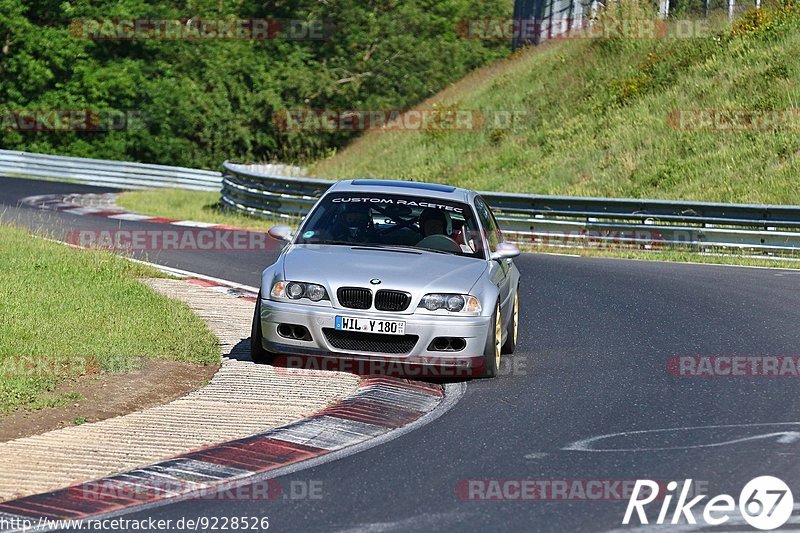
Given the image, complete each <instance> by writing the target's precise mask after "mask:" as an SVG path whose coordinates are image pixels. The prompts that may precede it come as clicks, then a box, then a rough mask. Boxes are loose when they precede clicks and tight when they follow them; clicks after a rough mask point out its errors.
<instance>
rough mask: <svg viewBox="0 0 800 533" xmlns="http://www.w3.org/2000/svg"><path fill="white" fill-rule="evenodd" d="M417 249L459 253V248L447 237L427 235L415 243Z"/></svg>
mask: <svg viewBox="0 0 800 533" xmlns="http://www.w3.org/2000/svg"><path fill="white" fill-rule="evenodd" d="M417 248H428V249H430V250H439V251H440V252H453V253H461V247H460V246H459V245H458V243H457V242H456V241H454V240H453V239H451V238H450V237H448V236H447V235H441V234H437V235H428V236H427V237H425V238H424V239H422V240H421V241H419V242H418V243H417Z"/></svg>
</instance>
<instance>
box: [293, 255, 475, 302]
mask: <svg viewBox="0 0 800 533" xmlns="http://www.w3.org/2000/svg"><path fill="white" fill-rule="evenodd" d="M486 268H487V266H486V261H483V260H481V259H475V258H472V257H463V256H457V255H447V254H437V253H433V252H426V251H422V250H420V251H414V250H400V249H377V248H369V247H361V246H323V245H296V246H292V247H290V248H289V249H288V250H287V251H286V252H285V253H284V256H283V275H284V279H286V280H290V281H306V282H310V283H320V284H323V285H326V286H327V287H328V288H329V289H331V290H333V291H336V289H338V288H339V287H370V286H371V285H370V280H372V279H376V278H377V279H380V280H381V283H380V284H379V285H376V286H375V288H381V289H395V290H402V291H407V292H410V293H413V294H423V293H427V292H453V293H463V294H466V293H468V292H469V290H470V289H471V288H472V286H473V285H475V282H476V281H478V278H479V277H480V276H481V274H483V272H484V271H485V270H486Z"/></svg>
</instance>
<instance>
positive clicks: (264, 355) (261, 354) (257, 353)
mask: <svg viewBox="0 0 800 533" xmlns="http://www.w3.org/2000/svg"><path fill="white" fill-rule="evenodd" d="M263 338H264V336H263V335H262V333H261V291H258V299H257V300H256V310H255V312H254V313H253V326H252V328H250V358H251V359H252V360H253V362H254V363H271V362H272V361H274V359H275V355H276V354H274V353H272V352H270V351H269V350H266V349H264V345H263V344H262V342H261V341H262V339H263Z"/></svg>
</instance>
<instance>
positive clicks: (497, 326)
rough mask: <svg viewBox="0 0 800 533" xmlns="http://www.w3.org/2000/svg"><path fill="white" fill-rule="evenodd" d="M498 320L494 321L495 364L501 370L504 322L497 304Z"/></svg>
mask: <svg viewBox="0 0 800 533" xmlns="http://www.w3.org/2000/svg"><path fill="white" fill-rule="evenodd" d="M495 314H496V315H497V318H496V319H495V321H494V362H495V365H496V368H497V369H498V370H500V350H501V348H502V344H503V328H502V327H501V325H502V323H503V321H502V320H500V304H497V312H496V313H495Z"/></svg>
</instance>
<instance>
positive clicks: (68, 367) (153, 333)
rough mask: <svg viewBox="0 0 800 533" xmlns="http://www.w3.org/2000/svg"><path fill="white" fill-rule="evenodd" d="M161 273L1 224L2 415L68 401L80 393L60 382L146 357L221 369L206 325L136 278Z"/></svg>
mask: <svg viewBox="0 0 800 533" xmlns="http://www.w3.org/2000/svg"><path fill="white" fill-rule="evenodd" d="M158 276H160V273H159V272H158V271H156V270H154V269H152V268H150V267H147V266H144V265H140V264H136V263H132V262H130V261H127V260H125V259H124V258H121V257H118V256H115V255H113V254H110V253H108V252H103V251H96V250H94V251H88V250H76V249H73V248H69V247H67V246H63V245H60V244H57V243H53V242H48V241H46V240H44V239H40V238H36V237H34V236H32V235H31V234H30V233H28V232H26V231H23V230H21V229H18V228H15V227H11V226H5V225H0V412H7V411H11V410H14V409H19V408H24V409H38V408H42V407H49V406H60V405H64V404H66V403H68V402H70V401H74V400H75V399H77V398H78V397H79V396H76V394H75V393H72V392H70V391H68V390H67V391H66V392H61V393H60V394H58V395H54V394H52V391H53V390H54V389H55V387H56V386H57V385H59V384H62V383H65V382H66V383H69V382H71V380H74V379H75V378H77V377H78V376H80V375H85V374H92V373H97V372H125V371H129V370H132V369H135V368H136V367H137V366H138V365H140V364H141V361H142V360H143V358H156V359H169V360H178V361H191V362H197V363H204V364H216V363H218V362H219V358H220V351H219V347H218V345H217V339H216V338H215V337H214V335H213V334H212V333H211V332H210V331H209V330H208V328H207V327H206V325H205V324H204V323H203V322H202V320H200V318H198V317H197V316H196V315H194V314H193V313H192V312H191V311H190V310H189V308H188V307H187V306H186V305H184V304H182V303H180V302H176V301H174V300H170V299H169V298H166V297H164V296H162V295H159V294H157V293H156V292H154V291H153V290H152V289H150V288H149V287H147V286H145V285H144V284H142V283H140V282H139V281H137V280H136V279H135V278H137V277H158ZM60 390H63V389H60Z"/></svg>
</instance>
